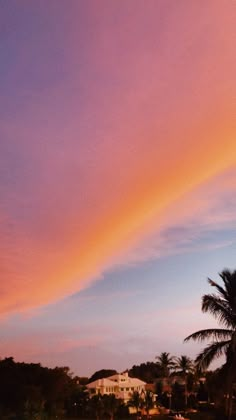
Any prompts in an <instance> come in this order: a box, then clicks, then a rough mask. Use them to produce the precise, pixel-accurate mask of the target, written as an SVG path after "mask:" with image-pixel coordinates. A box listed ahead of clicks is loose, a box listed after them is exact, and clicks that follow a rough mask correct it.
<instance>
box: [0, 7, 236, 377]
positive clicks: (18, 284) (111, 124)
mask: <svg viewBox="0 0 236 420" xmlns="http://www.w3.org/2000/svg"><path fill="white" fill-rule="evenodd" d="M0 7H1V13H0V23H1V28H2V44H1V48H2V75H1V87H2V89H1V91H2V95H1V98H0V108H1V119H0V130H1V140H0V168H1V169H0V173H1V176H0V194H1V201H0V220H1V223H0V243H1V245H0V246H1V260H0V271H1V278H2V281H1V305H0V314H1V316H0V355H1V357H2V358H4V357H10V356H12V357H14V359H15V360H16V361H23V360H24V361H25V362H32V363H37V361H38V362H40V363H42V365H45V366H48V367H54V366H69V367H70V368H71V370H72V371H73V372H74V373H75V374H76V375H78V376H91V374H92V373H93V372H95V371H97V370H99V369H103V368H104V369H106V368H111V369H115V370H117V371H124V370H125V369H126V368H127V367H128V366H129V365H130V367H131V366H132V365H134V364H140V363H142V362H146V361H154V360H155V356H156V355H158V354H160V353H161V352H164V351H166V352H169V353H171V354H174V355H176V356H180V355H182V354H187V355H189V356H190V357H191V358H195V356H196V355H197V354H198V352H199V351H200V349H201V348H202V347H203V346H204V344H196V343H187V344H183V340H184V338H185V337H186V336H188V335H189V334H191V333H192V332H194V331H196V330H198V329H201V328H208V327H214V326H215V325H216V321H215V320H214V319H213V318H211V317H209V315H207V314H202V313H201V298H202V296H203V295H204V294H206V293H209V291H210V288H209V285H208V284H207V281H206V280H207V278H208V277H209V278H212V279H213V280H215V281H220V279H219V276H218V273H220V272H221V271H222V270H223V269H225V268H228V269H230V270H234V269H236V264H235V255H236V215H235V206H236V142H235V134H236V130H235V128H236V127H235V103H234V102H235V101H234V98H235V97H236V82H235V74H236V59H235V51H234V50H235V48H234V45H233V44H234V43H233V37H234V33H235V28H234V26H235V23H234V22H235V10H234V6H233V4H232V3H230V2H229V3H227V4H223V3H222V2H221V1H220V0H214V1H213V0H207V1H206V2H205V3H204V4H200V3H197V2H196V3H192V2H188V1H187V0H180V1H179V2H178V4H177V3H174V2H171V1H168V0H167V1H166V0H158V1H155V0H154V1H152V0H150V1H149V2H148V3H146V4H145V6H144V2H143V1H140V0H130V2H129V3H120V2H119V1H118V0H113V2H110V1H109V0H101V1H100V2H99V4H98V2H96V1H95V0H91V1H90V2H87V1H86V0H85V1H83V0H82V1H80V2H77V0H71V1H70V2H69V3H68V2H64V1H61V2H58V1H57V0H50V2H48V1H47V0H42V1H40V2H36V3H32V2H30V1H29V0H22V1H21V2H20V4H19V2H18V1H17V0H12V1H11V2H2V3H1V6H0ZM214 366H217V364H216V365H213V367H214Z"/></svg>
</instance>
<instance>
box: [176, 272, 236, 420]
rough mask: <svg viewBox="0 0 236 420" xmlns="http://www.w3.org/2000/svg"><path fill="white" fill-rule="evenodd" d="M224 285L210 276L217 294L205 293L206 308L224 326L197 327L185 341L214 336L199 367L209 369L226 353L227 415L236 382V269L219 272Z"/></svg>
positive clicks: (198, 361) (197, 361) (203, 351)
mask: <svg viewBox="0 0 236 420" xmlns="http://www.w3.org/2000/svg"><path fill="white" fill-rule="evenodd" d="M219 275H220V277H221V279H222V281H223V286H221V285H219V284H218V283H216V282H214V281H212V280H210V279H208V282H209V283H210V285H211V286H212V287H215V288H216V290H217V294H208V295H204V296H203V298H202V311H203V312H209V313H210V314H212V315H213V316H214V318H216V320H217V321H218V323H219V325H220V326H221V328H211V329H205V330H200V331H197V332H195V333H193V334H191V335H189V336H188V337H186V338H185V340H184V341H189V340H194V341H204V340H206V339H211V340H212V341H211V343H210V344H208V346H207V347H206V348H204V349H203V350H202V351H201V353H200V354H199V355H198V356H197V358H196V364H197V367H198V368H199V369H200V370H205V369H207V368H208V366H209V365H210V364H211V362H212V361H213V360H214V359H216V358H218V357H219V356H222V355H225V356H226V363H225V368H226V369H227V388H228V389H227V394H228V397H229V398H228V404H227V408H226V409H227V415H228V419H229V420H230V419H231V418H232V396H233V382H234V380H235V376H236V375H235V372H236V270H235V271H232V272H231V271H229V270H224V271H222V273H220V274H219Z"/></svg>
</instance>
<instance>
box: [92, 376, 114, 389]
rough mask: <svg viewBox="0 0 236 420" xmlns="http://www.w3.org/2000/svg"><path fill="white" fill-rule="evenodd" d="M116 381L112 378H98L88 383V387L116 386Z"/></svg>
mask: <svg viewBox="0 0 236 420" xmlns="http://www.w3.org/2000/svg"><path fill="white" fill-rule="evenodd" d="M115 385H116V382H115V381H111V380H110V378H102V379H97V380H96V381H93V382H90V384H88V385H87V387H88V388H97V387H99V386H108V387H109V386H110V387H111V386H115Z"/></svg>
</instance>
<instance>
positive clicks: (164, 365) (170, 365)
mask: <svg viewBox="0 0 236 420" xmlns="http://www.w3.org/2000/svg"><path fill="white" fill-rule="evenodd" d="M156 359H157V366H158V367H159V369H160V372H161V376H163V377H164V378H168V377H169V376H170V372H171V370H173V369H174V367H175V357H174V356H170V353H167V352H163V353H161V354H160V356H156Z"/></svg>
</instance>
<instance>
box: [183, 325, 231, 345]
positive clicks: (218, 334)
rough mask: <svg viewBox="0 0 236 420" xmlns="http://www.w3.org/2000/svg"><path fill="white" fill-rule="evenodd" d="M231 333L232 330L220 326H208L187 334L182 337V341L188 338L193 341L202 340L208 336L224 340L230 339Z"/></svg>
mask: <svg viewBox="0 0 236 420" xmlns="http://www.w3.org/2000/svg"><path fill="white" fill-rule="evenodd" d="M232 335H233V330H226V329H220V328H208V329H205V330H200V331H196V332H195V333H193V334H191V335H189V336H188V337H186V338H185V339H184V342H187V341H189V340H194V341H204V340H207V339H208V338H211V339H215V340H221V339H223V340H225V339H231V338H232Z"/></svg>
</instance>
